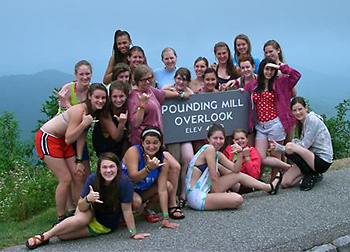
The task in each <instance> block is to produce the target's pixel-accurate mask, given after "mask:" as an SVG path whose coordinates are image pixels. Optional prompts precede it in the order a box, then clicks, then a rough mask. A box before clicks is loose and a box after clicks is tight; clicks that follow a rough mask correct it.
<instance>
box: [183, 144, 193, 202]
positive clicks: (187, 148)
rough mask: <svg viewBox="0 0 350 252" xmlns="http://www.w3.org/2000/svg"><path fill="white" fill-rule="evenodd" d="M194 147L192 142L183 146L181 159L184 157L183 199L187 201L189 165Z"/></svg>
mask: <svg viewBox="0 0 350 252" xmlns="http://www.w3.org/2000/svg"><path fill="white" fill-rule="evenodd" d="M193 155H194V153H193V146H192V143H191V142H187V143H182V144H181V157H182V169H181V196H180V197H181V198H182V199H186V184H185V180H186V173H187V168H188V164H189V163H190V161H191V158H192V157H193Z"/></svg>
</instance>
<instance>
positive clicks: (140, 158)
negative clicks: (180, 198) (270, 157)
mask: <svg viewBox="0 0 350 252" xmlns="http://www.w3.org/2000/svg"><path fill="white" fill-rule="evenodd" d="M140 138H141V145H134V146H132V147H130V148H129V149H128V150H127V152H126V153H125V156H124V158H123V160H122V165H123V171H124V173H125V174H126V175H128V176H129V177H130V178H131V180H132V181H133V183H134V190H135V192H134V200H133V209H134V210H135V211H138V212H141V213H142V216H143V217H145V218H146V220H147V221H149V222H158V221H162V226H163V227H167V228H177V227H178V224H176V223H171V222H169V212H168V194H169V192H170V191H171V190H173V189H174V188H173V186H172V184H171V183H170V182H169V181H167V177H168V171H169V161H168V160H167V159H166V158H165V157H164V153H163V135H162V133H161V131H160V129H159V128H158V127H153V126H149V127H146V128H145V129H144V130H143V131H142V132H141V137H140ZM145 202H147V205H146V206H144V203H145ZM158 202H159V203H160V208H161V211H162V215H161V217H162V218H161V217H160V216H159V215H158V214H156V213H155V212H154V211H153V210H152V208H153V207H154V206H155V205H156V204H157V203H158ZM169 210H171V209H169ZM172 215H173V216H171V217H175V218H177V216H176V215H174V212H172ZM182 218H184V217H182Z"/></svg>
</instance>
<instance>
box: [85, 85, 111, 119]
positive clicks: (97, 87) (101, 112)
mask: <svg viewBox="0 0 350 252" xmlns="http://www.w3.org/2000/svg"><path fill="white" fill-rule="evenodd" d="M95 90H102V91H103V92H105V93H106V104H105V105H104V106H103V108H102V109H101V110H98V111H93V110H92V106H91V101H90V99H89V97H90V96H91V95H92V94H93V93H94V92H95ZM83 103H85V104H86V108H87V113H86V114H87V115H91V116H93V117H96V118H98V117H99V116H100V115H103V116H105V115H106V114H107V113H108V107H109V105H108V103H109V101H108V92H107V89H106V87H105V86H104V85H103V84H102V83H92V84H91V85H90V87H89V89H88V91H87V96H86V99H85V101H83Z"/></svg>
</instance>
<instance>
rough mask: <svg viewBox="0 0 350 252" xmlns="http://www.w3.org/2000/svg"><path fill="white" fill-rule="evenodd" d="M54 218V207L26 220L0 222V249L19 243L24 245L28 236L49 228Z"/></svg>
mask: <svg viewBox="0 0 350 252" xmlns="http://www.w3.org/2000/svg"><path fill="white" fill-rule="evenodd" d="M55 220H56V208H50V209H48V210H46V211H44V212H43V213H41V214H40V215H37V216H35V217H33V218H31V219H29V220H26V221H22V222H15V221H13V222H1V223H0V230H1V232H0V249H3V248H6V247H11V246H15V245H20V244H23V245H24V243H25V242H26V240H27V239H28V238H30V237H32V236H34V235H37V234H39V233H43V232H45V231H46V230H49V229H50V228H51V227H52V224H53V223H54V222H55Z"/></svg>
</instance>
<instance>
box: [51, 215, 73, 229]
mask: <svg viewBox="0 0 350 252" xmlns="http://www.w3.org/2000/svg"><path fill="white" fill-rule="evenodd" d="M68 217H69V216H67V215H61V216H59V217H58V218H57V220H56V222H55V223H54V224H52V227H54V226H56V225H57V224H59V223H60V222H62V221H63V220H64V219H66V218H68Z"/></svg>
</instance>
